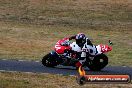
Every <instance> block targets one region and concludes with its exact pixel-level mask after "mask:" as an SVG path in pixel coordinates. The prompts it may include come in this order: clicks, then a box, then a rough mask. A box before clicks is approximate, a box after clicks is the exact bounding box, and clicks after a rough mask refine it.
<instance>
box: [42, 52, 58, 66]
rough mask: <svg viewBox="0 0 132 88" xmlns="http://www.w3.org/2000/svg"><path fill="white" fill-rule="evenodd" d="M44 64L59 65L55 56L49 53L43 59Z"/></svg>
mask: <svg viewBox="0 0 132 88" xmlns="http://www.w3.org/2000/svg"><path fill="white" fill-rule="evenodd" d="M42 64H43V65H44V66H46V67H54V66H57V61H56V60H55V58H54V57H52V56H51V54H50V53H49V54H47V55H45V56H44V57H43V59H42Z"/></svg>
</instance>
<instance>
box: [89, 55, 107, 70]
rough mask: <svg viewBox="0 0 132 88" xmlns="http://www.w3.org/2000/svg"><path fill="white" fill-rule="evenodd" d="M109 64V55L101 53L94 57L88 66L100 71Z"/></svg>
mask: <svg viewBox="0 0 132 88" xmlns="http://www.w3.org/2000/svg"><path fill="white" fill-rule="evenodd" d="M107 64H108V57H107V56H106V55H105V54H99V55H97V56H95V57H94V59H93V60H92V61H91V64H89V65H88V68H89V69H90V70H92V71H100V70H101V69H103V68H104V67H105V66H106V65H107Z"/></svg>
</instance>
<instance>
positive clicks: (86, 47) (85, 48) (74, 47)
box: [70, 38, 96, 67]
mask: <svg viewBox="0 0 132 88" xmlns="http://www.w3.org/2000/svg"><path fill="white" fill-rule="evenodd" d="M70 46H71V48H72V50H73V51H76V52H78V53H81V56H80V58H79V62H77V63H76V67H80V66H81V65H82V64H83V63H84V62H85V61H86V53H87V52H88V53H89V52H90V48H91V49H92V50H93V52H91V53H90V54H91V55H94V53H96V48H93V45H92V43H91V41H90V40H89V39H88V38H86V42H85V43H84V44H83V46H82V47H80V46H78V44H76V42H73V43H72V44H70Z"/></svg>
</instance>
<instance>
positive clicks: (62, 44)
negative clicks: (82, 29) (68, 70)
mask: <svg viewBox="0 0 132 88" xmlns="http://www.w3.org/2000/svg"><path fill="white" fill-rule="evenodd" d="M72 39H75V41H76V44H75V45H73V46H69V45H70V44H69V41H70V40H72ZM75 46H77V47H79V48H80V50H81V51H80V53H81V54H80V56H79V58H78V60H79V61H78V62H77V63H76V64H75V66H76V67H79V66H81V65H82V64H83V62H85V61H86V50H87V49H84V48H86V47H87V46H89V47H92V46H93V44H92V43H91V41H90V39H89V38H87V37H86V36H85V34H84V33H78V34H76V35H73V36H71V37H69V38H63V39H62V40H59V41H58V42H57V43H56V45H55V51H57V52H58V53H59V54H62V55H64V56H65V57H69V52H70V51H71V48H73V47H75ZM66 48H67V49H66Z"/></svg>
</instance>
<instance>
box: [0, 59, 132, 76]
mask: <svg viewBox="0 0 132 88" xmlns="http://www.w3.org/2000/svg"><path fill="white" fill-rule="evenodd" d="M0 71H18V72H33V73H51V74H61V75H77V74H78V72H77V70H76V69H75V68H74V67H70V66H68V67H67V66H57V67H55V68H50V67H45V66H43V65H42V64H41V62H35V61H17V60H0ZM85 71H86V74H129V75H130V76H131V77H132V67H126V66H124V67H123V66H107V67H105V68H104V69H102V70H101V71H90V70H89V69H88V68H86V69H85Z"/></svg>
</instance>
